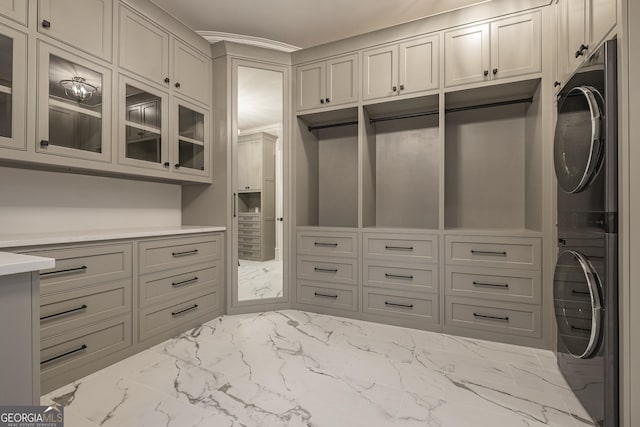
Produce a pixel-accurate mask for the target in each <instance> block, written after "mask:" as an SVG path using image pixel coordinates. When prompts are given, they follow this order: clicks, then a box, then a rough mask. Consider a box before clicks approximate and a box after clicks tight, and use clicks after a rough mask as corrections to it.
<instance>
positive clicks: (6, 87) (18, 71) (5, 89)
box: [0, 25, 27, 150]
mask: <svg viewBox="0 0 640 427" xmlns="http://www.w3.org/2000/svg"><path fill="white" fill-rule="evenodd" d="M26 61H27V50H26V36H25V35H24V34H22V33H20V32H18V31H14V30H12V29H9V28H7V27H5V26H3V25H0V147H6V148H18V149H22V150H25V149H26V141H25V118H26V85H25V75H26V69H27V68H26V67H27V64H26Z"/></svg>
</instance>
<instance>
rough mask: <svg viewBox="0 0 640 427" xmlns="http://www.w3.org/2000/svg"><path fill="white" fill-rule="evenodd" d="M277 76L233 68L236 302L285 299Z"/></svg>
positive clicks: (279, 84)
mask: <svg viewBox="0 0 640 427" xmlns="http://www.w3.org/2000/svg"><path fill="white" fill-rule="evenodd" d="M283 81H284V75H283V73H282V72H281V71H273V70H269V69H263V68H255V67H250V66H238V68H237V132H238V138H237V144H236V156H235V160H234V161H235V164H234V170H235V174H234V175H235V179H234V185H235V188H234V192H235V193H236V203H237V222H236V224H237V233H234V235H236V236H237V245H236V247H237V259H238V263H237V264H238V275H237V277H238V280H237V288H236V289H237V291H236V292H237V293H236V295H237V301H238V302H240V303H242V302H243V301H251V300H261V301H262V300H269V299H274V298H276V299H277V298H281V297H283V294H284V281H283V222H282V212H283V162H282V158H283V156H282V153H283V138H282V136H283Z"/></svg>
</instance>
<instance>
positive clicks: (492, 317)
mask: <svg viewBox="0 0 640 427" xmlns="http://www.w3.org/2000/svg"><path fill="white" fill-rule="evenodd" d="M473 317H477V318H479V319H490V320H501V321H503V322H508V321H509V316H504V317H500V316H487V315H486V314H478V313H473Z"/></svg>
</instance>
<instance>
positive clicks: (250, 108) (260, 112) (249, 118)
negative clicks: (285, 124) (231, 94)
mask: <svg viewBox="0 0 640 427" xmlns="http://www.w3.org/2000/svg"><path fill="white" fill-rule="evenodd" d="M283 78H284V77H283V75H282V73H281V72H277V71H270V70H261V69H258V68H253V67H245V66H239V67H238V116H237V117H238V130H239V131H241V132H244V133H251V132H253V131H263V130H266V131H268V132H270V133H272V134H274V135H277V134H279V127H280V126H281V124H282V114H283V111H282V104H283V101H282V98H283V92H282V89H283V88H282V85H283Z"/></svg>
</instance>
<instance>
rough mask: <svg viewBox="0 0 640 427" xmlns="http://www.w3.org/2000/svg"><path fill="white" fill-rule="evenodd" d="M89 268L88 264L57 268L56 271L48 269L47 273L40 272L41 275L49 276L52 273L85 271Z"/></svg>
mask: <svg viewBox="0 0 640 427" xmlns="http://www.w3.org/2000/svg"><path fill="white" fill-rule="evenodd" d="M86 270H87V266H86V265H83V266H82V267H74V268H65V269H64V270H56V271H47V272H46V273H40V276H49V275H51V274H63V273H76V272H78V273H79V272H81V271H82V272H84V271H86Z"/></svg>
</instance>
